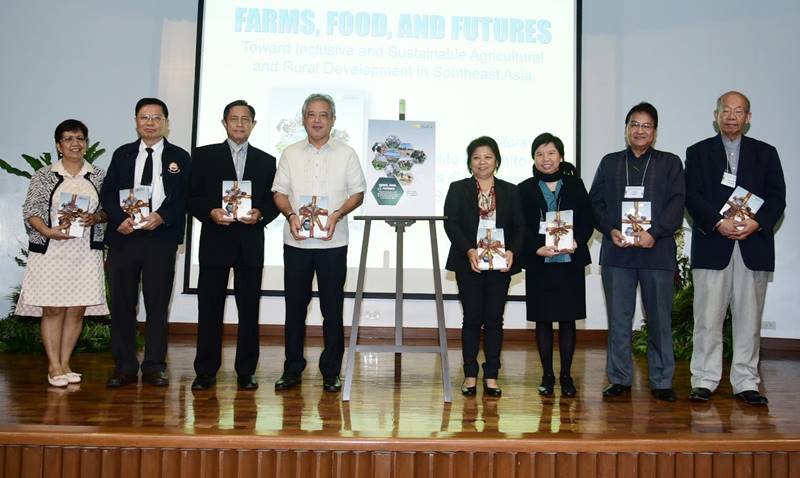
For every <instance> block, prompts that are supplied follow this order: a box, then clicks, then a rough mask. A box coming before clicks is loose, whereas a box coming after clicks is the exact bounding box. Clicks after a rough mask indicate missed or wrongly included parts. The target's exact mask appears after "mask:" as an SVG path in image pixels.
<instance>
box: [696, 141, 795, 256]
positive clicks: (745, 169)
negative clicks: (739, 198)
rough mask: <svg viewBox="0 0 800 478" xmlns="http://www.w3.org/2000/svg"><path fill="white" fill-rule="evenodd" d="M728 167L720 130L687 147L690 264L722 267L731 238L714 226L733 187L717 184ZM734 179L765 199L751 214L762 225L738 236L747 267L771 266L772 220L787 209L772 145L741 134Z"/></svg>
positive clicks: (729, 249) (730, 244)
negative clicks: (716, 133)
mask: <svg viewBox="0 0 800 478" xmlns="http://www.w3.org/2000/svg"><path fill="white" fill-rule="evenodd" d="M726 167H727V161H726V154H725V147H724V146H723V144H722V138H721V137H720V135H717V136H714V137H711V138H708V139H704V140H703V141H700V142H699V143H697V144H694V145H692V146H690V147H689V148H688V149H687V150H686V209H687V210H688V211H689V215H690V216H691V217H692V222H693V223H692V267H693V268H700V269H716V270H721V269H724V268H725V266H727V265H728V262H730V259H731V254H732V253H733V243H734V241H732V240H730V239H726V238H725V237H723V236H722V235H721V234H719V233H718V232H717V231H715V230H714V226H716V224H717V222H719V220H720V219H722V215H721V214H720V213H719V210H720V209H722V205H723V204H725V201H727V200H728V198H729V197H730V195H731V193H732V192H733V189H732V188H729V187H727V186H724V185H722V184H721V183H720V181H721V180H722V173H723V171H725V169H726ZM736 184H737V185H738V186H742V187H743V188H745V189H747V190H748V191H750V192H751V193H753V194H755V195H756V196H758V197H760V198H762V199H763V200H764V204H763V205H762V206H761V208H760V209H759V210H758V213H756V221H758V224H759V225H760V226H761V229H760V230H758V231H756V232H754V233H753V234H751V235H750V236H749V237H748V238H747V239H745V240H743V241H739V248H740V250H741V252H742V259H743V260H744V263H745V265H746V266H747V267H748V269H750V270H755V271H773V270H775V238H774V228H775V224H776V223H777V222H778V221H779V220H780V218H781V216H782V215H783V210H784V209H785V208H786V182H785V181H784V178H783V169H782V168H781V161H780V159H779V158H778V152H777V151H776V150H775V148H774V147H772V146H770V145H769V144H767V143H764V142H762V141H758V140H757V139H753V138H748V137H747V136H742V142H741V145H740V148H739V164H738V168H737V174H736Z"/></svg>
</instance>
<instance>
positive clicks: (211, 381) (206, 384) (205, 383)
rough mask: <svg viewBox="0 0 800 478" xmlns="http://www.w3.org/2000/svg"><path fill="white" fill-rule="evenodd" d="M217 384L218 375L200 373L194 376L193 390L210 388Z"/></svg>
mask: <svg viewBox="0 0 800 478" xmlns="http://www.w3.org/2000/svg"><path fill="white" fill-rule="evenodd" d="M216 384H217V379H216V377H211V376H209V375H198V376H197V377H195V378H194V382H192V390H208V389H209V388H211V387H213V386H214V385H216Z"/></svg>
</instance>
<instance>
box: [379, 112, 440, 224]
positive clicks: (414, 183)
mask: <svg viewBox="0 0 800 478" xmlns="http://www.w3.org/2000/svg"><path fill="white" fill-rule="evenodd" d="M367 145H368V150H367V151H366V152H365V161H364V166H365V167H364V175H365V176H366V179H367V193H366V194H365V197H364V209H363V212H364V214H365V215H367V216H433V215H435V214H436V167H435V163H436V149H435V148H436V126H435V123H434V122H432V121H401V120H369V124H368V130H367Z"/></svg>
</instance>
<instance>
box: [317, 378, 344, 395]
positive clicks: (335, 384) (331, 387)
mask: <svg viewBox="0 0 800 478" xmlns="http://www.w3.org/2000/svg"><path fill="white" fill-rule="evenodd" d="M322 389H323V390H325V391H326V392H338V391H339V390H341V389H342V381H341V380H339V376H338V375H336V376H333V377H325V378H323V379H322Z"/></svg>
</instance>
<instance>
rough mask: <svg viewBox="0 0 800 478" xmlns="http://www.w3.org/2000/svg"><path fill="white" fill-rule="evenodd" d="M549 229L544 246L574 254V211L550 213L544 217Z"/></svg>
mask: <svg viewBox="0 0 800 478" xmlns="http://www.w3.org/2000/svg"><path fill="white" fill-rule="evenodd" d="M544 218H545V222H547V229H546V232H547V233H546V234H545V238H544V245H545V246H547V247H555V249H556V251H558V252H572V250H573V247H572V246H573V244H574V242H575V241H574V236H573V229H574V223H573V219H572V210H571V209H567V210H566V211H548V212H547V214H545V216H544Z"/></svg>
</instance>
